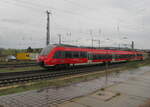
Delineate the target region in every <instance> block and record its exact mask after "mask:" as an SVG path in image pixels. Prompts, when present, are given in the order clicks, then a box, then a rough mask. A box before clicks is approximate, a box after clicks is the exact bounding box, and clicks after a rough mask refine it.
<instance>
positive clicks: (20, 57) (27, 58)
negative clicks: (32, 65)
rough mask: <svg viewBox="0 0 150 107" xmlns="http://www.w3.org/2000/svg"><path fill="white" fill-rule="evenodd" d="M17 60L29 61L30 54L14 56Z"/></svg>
mask: <svg viewBox="0 0 150 107" xmlns="http://www.w3.org/2000/svg"><path fill="white" fill-rule="evenodd" d="M16 59H17V60H30V59H31V57H30V53H17V55H16Z"/></svg>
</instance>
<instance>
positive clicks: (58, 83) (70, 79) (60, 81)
mask: <svg viewBox="0 0 150 107" xmlns="http://www.w3.org/2000/svg"><path fill="white" fill-rule="evenodd" d="M145 65H150V59H147V60H145V61H136V62H128V63H126V64H124V66H122V67H118V68H113V69H109V70H108V73H111V72H120V71H123V70H127V69H135V68H138V67H141V66H145ZM104 75H105V71H102V72H93V73H87V74H82V75H81V74H77V75H74V76H65V77H62V78H57V79H53V80H41V81H37V82H31V83H27V84H22V85H18V86H16V87H12V88H6V89H0V96H1V95H7V94H12V93H18V92H23V91H28V90H35V89H41V88H44V87H48V86H55V87H62V86H66V85H70V84H72V83H79V82H83V81H89V80H92V79H96V78H99V77H100V76H104Z"/></svg>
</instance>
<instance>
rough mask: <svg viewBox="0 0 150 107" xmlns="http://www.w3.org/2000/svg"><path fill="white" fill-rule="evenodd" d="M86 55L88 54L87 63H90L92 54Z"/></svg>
mask: <svg viewBox="0 0 150 107" xmlns="http://www.w3.org/2000/svg"><path fill="white" fill-rule="evenodd" d="M87 56H88V63H89V64H91V63H92V60H93V56H92V54H91V53H88V54H87Z"/></svg>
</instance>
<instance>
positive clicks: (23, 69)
mask: <svg viewBox="0 0 150 107" xmlns="http://www.w3.org/2000/svg"><path fill="white" fill-rule="evenodd" d="M42 69H43V68H42V67H40V66H31V67H19V68H17V67H10V68H1V69H0V72H22V71H30V70H42Z"/></svg>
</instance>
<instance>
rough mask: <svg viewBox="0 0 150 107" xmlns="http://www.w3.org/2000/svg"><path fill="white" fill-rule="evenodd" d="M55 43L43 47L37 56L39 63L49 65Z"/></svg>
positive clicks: (44, 65) (43, 65)
mask: <svg viewBox="0 0 150 107" xmlns="http://www.w3.org/2000/svg"><path fill="white" fill-rule="evenodd" d="M53 48H54V45H48V46H46V47H45V48H43V49H42V51H41V53H40V54H39V56H38V58H37V63H38V65H40V66H42V67H46V66H47V62H48V61H49V60H50V55H51V51H52V50H53Z"/></svg>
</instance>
